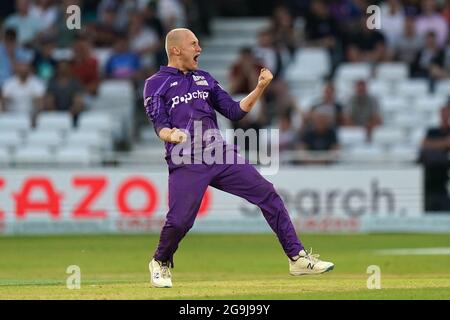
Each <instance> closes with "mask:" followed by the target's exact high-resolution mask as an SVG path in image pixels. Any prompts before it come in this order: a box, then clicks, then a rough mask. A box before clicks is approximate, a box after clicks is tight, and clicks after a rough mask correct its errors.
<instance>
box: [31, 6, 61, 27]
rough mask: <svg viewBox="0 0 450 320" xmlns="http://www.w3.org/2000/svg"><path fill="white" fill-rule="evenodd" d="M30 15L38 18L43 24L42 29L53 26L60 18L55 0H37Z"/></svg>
mask: <svg viewBox="0 0 450 320" xmlns="http://www.w3.org/2000/svg"><path fill="white" fill-rule="evenodd" d="M30 15H31V16H32V17H35V18H37V19H38V20H39V21H40V22H41V24H42V30H43V31H46V30H49V29H50V28H52V27H53V26H54V25H55V23H56V20H57V18H58V7H57V6H56V5H55V4H54V2H53V0H36V1H35V2H34V3H32V4H31V9H30Z"/></svg>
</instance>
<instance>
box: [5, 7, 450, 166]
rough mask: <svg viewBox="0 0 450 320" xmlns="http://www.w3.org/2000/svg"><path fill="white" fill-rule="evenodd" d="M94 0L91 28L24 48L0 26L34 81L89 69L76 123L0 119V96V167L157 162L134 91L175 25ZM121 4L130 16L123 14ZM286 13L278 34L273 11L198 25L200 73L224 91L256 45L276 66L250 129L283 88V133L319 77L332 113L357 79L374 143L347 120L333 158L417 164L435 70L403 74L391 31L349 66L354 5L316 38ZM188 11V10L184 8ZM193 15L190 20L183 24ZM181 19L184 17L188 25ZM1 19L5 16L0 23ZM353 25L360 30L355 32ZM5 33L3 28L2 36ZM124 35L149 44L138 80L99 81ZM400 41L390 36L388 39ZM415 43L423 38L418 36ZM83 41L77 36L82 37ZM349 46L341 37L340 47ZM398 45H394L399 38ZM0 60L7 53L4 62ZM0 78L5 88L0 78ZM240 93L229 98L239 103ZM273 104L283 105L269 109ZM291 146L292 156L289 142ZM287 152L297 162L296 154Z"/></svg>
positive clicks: (434, 113) (56, 115)
mask: <svg viewBox="0 0 450 320" xmlns="http://www.w3.org/2000/svg"><path fill="white" fill-rule="evenodd" d="M103 2H105V1H101V3H102V4H99V5H95V6H93V5H92V4H90V3H89V5H88V6H87V7H86V8H85V11H86V12H87V13H88V14H89V15H90V16H91V17H95V16H96V17H97V22H96V20H95V19H91V20H90V22H89V23H87V25H85V26H84V27H83V29H82V30H80V31H79V32H78V33H72V34H69V33H67V32H66V31H67V30H59V31H57V32H56V34H55V33H52V32H50V31H49V30H50V29H47V30H46V31H48V32H47V33H48V34H47V36H46V37H45V38H44V39H41V38H40V36H38V35H35V38H33V39H31V41H29V42H27V43H24V42H23V37H22V36H23V35H21V34H18V33H17V32H18V31H17V30H16V31H14V30H13V31H11V30H10V29H11V27H12V26H10V25H8V24H7V23H6V22H5V23H4V25H3V26H2V35H3V34H5V35H6V34H7V35H8V36H7V37H6V36H5V37H2V41H1V42H0V46H11V47H14V48H17V50H18V51H17V54H18V55H20V57H22V58H21V59H28V58H26V57H29V55H25V54H23V52H22V53H19V51H20V50H19V49H22V48H23V49H25V48H27V49H28V50H30V49H31V51H33V52H34V57H35V58H36V59H37V58H39V59H41V60H39V63H37V62H36V61H33V62H32V63H33V66H35V69H34V70H33V71H34V73H35V74H36V75H38V76H39V77H43V78H42V80H43V81H45V82H47V81H48V80H49V79H50V78H51V75H52V74H53V73H54V72H55V65H54V63H55V61H58V60H70V59H76V58H77V55H79V54H82V55H86V57H88V58H89V59H91V60H86V61H88V62H89V63H88V62H86V65H85V66H84V67H85V68H84V69H83V68H81V69H82V70H81V71H80V66H79V65H78V67H77V68H78V69H77V70H76V72H75V70H74V74H73V75H74V77H76V78H77V79H78V80H80V82H81V83H82V84H83V86H84V88H85V93H86V94H85V96H84V100H83V101H84V105H83V110H81V112H80V113H79V114H78V115H77V116H76V117H75V119H72V115H73V114H74V113H73V110H64V111H50V110H47V109H46V107H45V101H44V105H43V107H42V108H41V109H39V108H38V109H35V110H33V113H32V114H31V116H30V115H27V114H21V113H12V112H8V104H7V101H6V100H5V99H2V101H1V106H2V107H1V109H0V110H2V112H1V113H0V132H1V135H0V148H2V156H1V159H2V160H1V162H2V163H3V165H5V164H6V165H10V166H14V165H16V164H19V163H25V162H26V163H30V162H32V161H33V157H36V158H35V160H36V161H37V162H38V163H41V164H42V163H44V162H45V161H46V159H47V160H48V161H49V163H52V162H54V160H55V158H52V157H47V156H48V155H49V152H50V154H52V155H57V157H56V159H57V161H58V162H59V163H60V164H61V165H63V164H64V163H70V161H69V160H70V155H71V154H74V153H75V152H76V150H79V151H80V157H79V159H80V163H81V164H82V165H100V164H102V163H111V160H113V161H112V163H115V164H118V163H119V164H120V163H145V164H160V163H161V159H160V158H159V157H160V150H161V148H162V144H161V142H160V141H159V139H158V138H157V137H156V135H155V134H154V131H153V128H152V127H151V125H149V123H148V120H147V119H145V114H144V112H143V108H142V97H141V95H142V86H143V82H144V80H145V78H147V77H148V76H150V75H151V74H153V73H154V72H155V71H156V70H157V69H158V66H159V65H160V64H164V63H165V60H164V47H163V41H164V34H165V32H166V31H167V30H168V29H170V28H171V27H173V26H174V25H173V24H172V25H171V24H170V23H169V21H170V19H167V16H165V15H164V14H161V13H160V12H159V11H158V10H156V12H159V13H158V15H157V16H156V17H153V18H152V20H145V19H146V17H148V16H147V14H148V10H149V9H148V8H147V7H146V5H147V4H148V3H150V2H152V1H130V4H131V5H130V7H128V9H127V8H125V7H123V6H121V5H119V2H117V4H118V5H117V6H112V8H114V10H115V12H114V13H115V14H116V15H117V17H121V18H120V19H119V20H117V21H116V22H115V24H114V25H113V26H111V25H108V23H107V21H104V20H103V19H104V16H103V11H102V10H105V8H106V7H105V3H106V2H105V3H103ZM382 2H383V1H382ZM112 3H115V1H112ZM133 3H134V7H133ZM29 5H30V6H31V7H33V6H38V4H37V3H35V1H29ZM173 5H175V4H173ZM178 5H180V4H177V6H178ZM385 5H389V4H388V3H386V4H385ZM51 8H52V10H55V8H56V9H57V10H58V12H59V14H61V13H63V12H64V10H65V8H64V4H58V3H56V2H54V3H53V5H52V6H51ZM130 8H131V11H124V10H129V9H130ZM156 9H157V6H156ZM287 9H288V10H287V11H288V14H290V15H291V18H292V21H293V22H292V24H291V25H289V26H287V27H286V26H285V27H286V28H287V29H282V27H281V26H280V25H281V24H280V22H279V21H277V20H276V19H277V18H276V17H275V16H274V17H270V16H268V17H267V16H266V17H241V18H236V17H234V18H232V19H230V18H225V17H215V18H213V19H212V20H211V22H210V24H209V26H208V28H207V29H208V30H206V29H202V28H200V29H199V30H196V31H197V33H198V36H199V38H200V40H201V45H202V47H203V52H202V56H201V57H200V68H202V69H204V70H207V71H208V72H210V73H211V74H212V75H213V76H214V77H215V78H216V79H217V80H218V81H219V83H221V85H222V86H223V87H225V88H227V89H229V85H230V81H229V79H230V68H231V66H232V65H233V63H234V62H235V61H236V59H238V56H239V52H240V50H241V49H242V48H243V47H252V48H254V51H255V55H256V57H257V58H258V59H262V60H261V61H262V62H263V63H266V64H271V65H273V66H275V67H274V68H275V69H276V70H273V71H274V72H275V71H276V79H275V80H276V81H274V84H273V86H272V87H273V89H271V90H269V92H268V94H267V97H265V99H263V101H262V102H261V103H260V105H259V106H258V108H257V110H255V112H254V114H252V117H251V121H252V125H255V126H257V127H258V128H276V127H277V124H278V121H279V117H283V113H284V112H287V111H284V109H282V108H281V107H280V103H282V102H280V101H282V100H283V99H280V96H281V97H283V95H285V94H284V93H280V92H283V90H284V89H282V88H283V86H286V87H287V88H288V92H289V96H292V99H293V101H295V112H292V110H291V111H289V114H290V117H291V119H290V126H291V127H290V128H288V130H292V133H291V136H293V137H299V136H300V135H301V133H302V132H303V131H304V130H303V129H304V127H307V126H308V125H310V124H309V123H308V121H307V119H306V117H305V115H306V114H308V113H309V112H310V111H311V110H310V109H311V107H312V106H314V105H316V104H317V102H318V101H320V100H321V97H322V90H323V86H324V85H325V84H326V83H327V81H329V80H331V81H332V83H334V87H335V89H336V96H337V101H338V102H339V103H340V104H341V105H342V106H343V111H342V112H343V113H344V114H345V113H346V109H347V102H348V100H349V99H350V97H351V96H352V95H354V90H355V88H354V83H355V82H356V81H358V80H366V81H367V87H368V92H369V93H370V94H371V95H372V96H374V97H375V98H376V100H377V101H378V103H379V105H380V112H381V115H382V118H383V122H382V125H381V127H377V128H375V129H373V134H372V137H370V134H369V133H370V132H369V131H370V130H369V131H368V132H367V134H369V136H367V135H366V134H365V130H364V129H362V128H358V127H354V126H347V125H346V123H345V121H344V123H341V124H340V125H339V128H337V133H338V140H339V142H340V143H339V144H340V151H339V152H341V153H342V157H340V158H339V162H342V163H352V162H359V161H360V160H361V159H363V158H364V157H366V156H367V158H370V159H369V160H370V161H371V162H373V161H375V160H374V159H381V160H382V161H383V162H386V161H392V163H396V162H399V161H400V162H401V161H404V162H407V163H409V162H413V161H415V156H413V155H415V153H416V152H413V149H414V148H416V151H417V150H418V148H420V144H421V141H422V139H423V137H424V134H425V130H426V129H427V128H429V127H430V126H434V125H437V124H438V123H439V109H440V108H441V107H442V106H443V105H444V104H445V103H446V102H447V97H448V96H449V95H450V81H449V80H448V78H446V76H442V75H441V76H440V77H437V76H436V77H435V76H433V74H434V73H430V74H429V76H428V77H421V78H412V77H411V76H410V74H411V73H410V71H411V65H412V63H414V62H413V61H412V60H411V59H408V60H406V58H404V57H403V56H402V55H398V56H397V55H396V52H395V50H396V48H394V47H392V43H393V42H391V40H392V39H391V38H392V37H394V35H393V34H389V31H388V30H380V32H379V33H370V34H371V35H372V36H373V39H375V38H376V39H378V40H376V41H378V42H377V43H378V44H380V43H386V41H387V40H386V38H387V39H388V44H389V46H388V50H386V52H384V53H383V54H382V55H375V54H373V53H374V51H370V50H372V49H368V50H369V51H367V52H366V53H367V55H366V56H364V55H361V56H360V58H359V59H355V57H357V55H354V52H350V51H351V50H352V48H353V47H352V46H351V45H352V44H353V42H352V41H354V42H355V43H356V42H357V41H360V39H359V38H358V37H360V36H361V35H360V34H359V33H352V30H351V28H348V29H346V27H348V26H349V25H351V23H352V21H353V22H357V21H358V19H359V17H360V16H361V15H362V12H363V11H358V10H356V11H355V16H353V17H346V16H345V17H344V16H341V15H342V14H343V13H342V12H341V13H339V12H338V11H332V10H331V9H330V10H331V11H330V13H331V18H330V19H334V22H333V23H334V24H331V25H333V26H337V29H338V30H332V31H330V33H327V32H325V33H321V32H322V31H321V29H320V28H319V26H318V25H316V22H315V20H314V17H313V15H311V12H297V11H295V10H294V9H292V8H290V7H289V6H288V7H287ZM177 10H181V11H179V12H184V13H183V14H182V15H180V16H178V17H177V19H179V20H175V21H172V23H175V25H176V24H177V23H178V24H183V23H185V22H186V21H190V22H189V23H193V26H192V27H195V26H197V27H198V26H199V25H201V24H198V22H199V21H196V20H195V19H194V18H192V17H193V16H195V14H194V13H195V12H192V11H187V7H186V8H184V9H183V7H182V5H181V6H180V7H177ZM183 10H185V11H183ZM189 10H192V8H191V7H190V8H189ZM402 10H403V11H402V14H403V15H405V16H406V15H408V16H420V14H421V13H420V10H421V8H420V6H417V5H414V4H411V3H406V2H405V3H403V7H402ZM129 12H132V13H133V14H135V15H137V16H138V18H141V19H143V21H145V27H144V31H145V32H143V33H140V34H137V35H136V34H132V33H130V31H129V30H128V29H127V21H126V18H124V17H126V16H127V14H126V13H129ZM358 12H359V13H358ZM191 14H192V17H190V15H191ZM187 17H190V18H189V19H187ZM7 19H8V16H4V17H3V20H4V21H7ZM123 19H125V20H123ZM352 19H353V20H352ZM330 21H331V20H330ZM330 21H328V20H327V21H326V22H324V23H330ZM53 23H56V22H53ZM358 23H359V22H358ZM48 25H52V22H51V21H49V22H48ZM356 25H357V24H356ZM354 26H355V25H354ZM280 28H281V29H280ZM358 28H359V25H358V26H357V27H356V29H358ZM6 30H9V31H8V32H6ZM117 31H120V32H117ZM20 32H22V31H20ZM149 32H150V33H151V32H153V35H155V34H157V35H158V36H159V40H158V41H159V43H158V45H156V46H154V47H151V48H150V46H147V47H146V44H150V42H152V43H154V37H153V38H152V39H150V38H151V37H148V35H149ZM377 32H378V31H377ZM421 32H422V31H421ZM124 34H125V35H127V34H128V37H129V40H130V41H135V43H140V46H138V47H142V48H144V47H145V48H147V49H146V50H147V51H145V53H141V52H139V55H140V57H141V58H142V61H147V62H146V63H143V64H142V66H141V69H140V70H139V72H138V74H136V75H135V76H133V77H129V78H127V77H125V78H121V79H111V78H108V77H107V74H106V72H105V68H106V66H107V64H108V62H109V60H110V58H111V56H112V55H113V54H114V52H115V44H117V42H116V40H115V39H117V41H119V38H123V37H122V36H123V35H124ZM264 35H269V38H268V39H269V42H268V43H269V45H263V44H262V42H261V39H262V37H263V36H264ZM400 35H401V32H400V31H399V32H398V36H399V37H400ZM116 36H118V38H116ZM145 36H147V38H146V37H145ZM330 36H331V37H332V38H333V39H334V40H333V41H334V42H338V44H337V45H336V44H332V42H330V41H328V40H330V38H329V37H330ZM418 36H419V37H425V33H424V34H422V35H418ZM439 36H441V35H439ZM77 37H78V38H77ZM108 37H109V38H108ZM270 37H272V38H270ZM327 37H328V38H327ZM77 39H78V40H80V39H81V40H80V41H78V40H77ZM86 39H87V41H84V40H86ZM348 39H351V41H347V40H348ZM371 39H372V38H371ZM373 39H372V40H373ZM399 39H400V38H399ZM399 39H397V40H398V41H400V40H399ZM266 40H267V39H266ZM372 40H371V41H372ZM41 41H42V42H41ZM77 41H78V42H77ZM83 41H84V42H83ZM139 41H140V42H139ZM146 41H147V42H146ZM361 41H362V40H361ZM108 43H109V45H107V44H108ZM46 44H52V45H53V52H52V55H51V58H46V59H48V60H45V59H44V58H43V57H46V55H45V54H44V53H43V52H42V51H41V50H43V48H44V46H45V45H46ZM86 44H87V46H86ZM370 45H372V43H370ZM356 46H357V47H358V46H359V44H358V43H356ZM88 47H90V48H88ZM338 48H340V49H338ZM421 48H423V45H422V47H421ZM446 48H447V46H446V44H445V45H443V46H442V48H441V49H442V50H443V51H444V50H446ZM353 49H354V48H353ZM379 49H380V50H381V49H383V47H380V48H379ZM384 49H385V48H384ZM384 49H383V50H384ZM419 49H420V48H419ZM348 50H350V51H348ZM399 50H400V49H399ZM0 51H1V50H0ZM1 52H3V51H1ZM349 52H350V53H351V54H349ZM2 54H3V53H2ZM375 56H377V57H378V56H382V57H383V59H382V60H376V59H378V58H373V57H375ZM24 57H25V58H24ZM367 57H372V58H367ZM5 59H10V57H8V56H5ZM42 59H44V60H42ZM401 59H404V60H401ZM5 61H6V60H5ZM42 61H44V62H45V63H42ZM148 61H150V62H148ZM436 63H438V62H436ZM42 66H45V69H42ZM91 66H92V68H94V67H95V69H96V70H97V71H96V72H97V75H96V76H94V78H98V79H100V80H99V82H98V83H96V80H95V79H91V78H92V76H93V75H92V71H93V70H94V69H92V70H86V68H91ZM439 66H440V67H441V69H442V68H444V69H445V66H446V65H445V64H442V63H441V64H440V65H439ZM81 67H83V65H82V66H81ZM36 68H38V69H36ZM5 70H6V73H5V74H7V75H9V76H10V77H11V76H13V69H12V68H9V69H5ZM89 71H90V72H89ZM440 74H442V73H440ZM44 75H45V77H44ZM6 78H7V77H6ZM1 80H2V81H4V79H1ZM280 88H281V89H280ZM241 96H242V95H236V96H235V97H236V98H237V99H239V98H240V97H241ZM44 100H45V99H44ZM35 108H36V106H35ZM279 109H282V110H280V111H277V110H279ZM75 114H77V113H75ZM260 115H265V116H266V117H265V118H266V119H265V120H264V121H265V122H261V123H259V122H258V121H259V119H261V118H262V117H260ZM218 118H219V123H220V125H221V128H222V133H224V132H225V130H226V129H229V128H233V127H235V125H234V124H232V123H230V122H229V121H228V120H226V119H225V118H223V117H222V116H220V115H219V117H218ZM267 118H268V119H267ZM50 128H51V130H49V129H50ZM255 128H256V127H255ZM52 131H53V132H52ZM294 131H295V132H294ZM297 142H298V141H297ZM294 145H296V144H295V143H294ZM41 147H42V148H41ZM45 148H50V149H49V150H47V149H45ZM5 150H6V151H5ZM86 151H87V152H86ZM89 151H95V152H94V153H92V154H94V155H95V157H94V159H91V157H90V154H89V155H88V153H89ZM287 151H289V150H286V152H287ZM290 151H295V147H294V150H290ZM82 154H83V155H82ZM142 154H145V156H142ZM293 154H294V155H295V154H297V155H300V153H295V152H294V153H293ZM349 155H352V156H349ZM353 156H355V157H353ZM285 158H286V159H288V158H289V159H290V158H292V157H291V156H289V157H285ZM118 159H120V161H119V160H118ZM66 160H67V161H66ZM288 162H289V161H288Z"/></svg>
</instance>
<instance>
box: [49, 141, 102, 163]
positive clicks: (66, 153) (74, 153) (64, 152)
mask: <svg viewBox="0 0 450 320" xmlns="http://www.w3.org/2000/svg"><path fill="white" fill-rule="evenodd" d="M55 161H56V163H57V164H58V165H63V166H67V165H70V166H81V167H88V166H92V165H99V164H100V157H99V155H98V154H96V153H95V152H92V149H91V148H90V147H89V146H84V147H83V146H79V145H68V146H65V147H63V148H61V149H59V150H58V151H57V152H56V153H55Z"/></svg>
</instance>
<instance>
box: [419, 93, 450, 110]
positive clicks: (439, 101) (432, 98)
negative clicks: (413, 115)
mask: <svg viewBox="0 0 450 320" xmlns="http://www.w3.org/2000/svg"><path fill="white" fill-rule="evenodd" d="M446 102H447V96H444V95H438V94H432V95H426V96H423V97H418V98H417V99H416V100H415V101H414V103H413V106H414V108H415V110H417V111H420V112H438V111H439V109H440V108H441V107H442V106H444V105H445V103H446Z"/></svg>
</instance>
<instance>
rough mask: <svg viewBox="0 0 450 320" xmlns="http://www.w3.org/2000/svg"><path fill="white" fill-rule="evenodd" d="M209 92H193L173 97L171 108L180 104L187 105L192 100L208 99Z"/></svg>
mask: <svg viewBox="0 0 450 320" xmlns="http://www.w3.org/2000/svg"><path fill="white" fill-rule="evenodd" d="M208 96H209V92H207V91H200V90H197V91H194V92H192V93H191V92H188V93H186V94H185V95H183V96H175V97H173V98H172V108H175V106H176V105H177V104H179V103H180V102H181V103H189V101H191V100H192V99H203V100H206V99H208Z"/></svg>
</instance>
